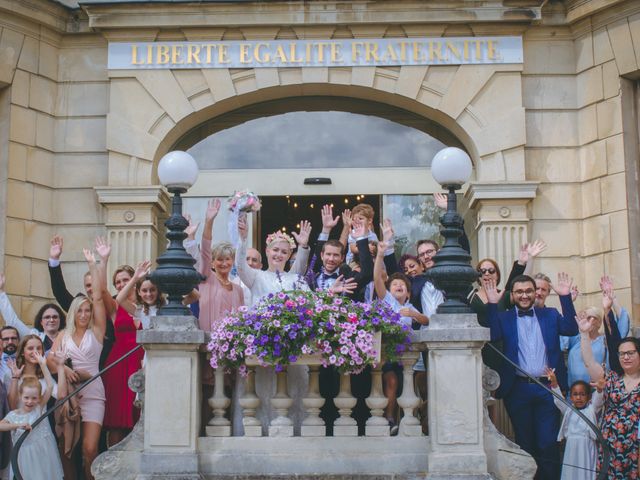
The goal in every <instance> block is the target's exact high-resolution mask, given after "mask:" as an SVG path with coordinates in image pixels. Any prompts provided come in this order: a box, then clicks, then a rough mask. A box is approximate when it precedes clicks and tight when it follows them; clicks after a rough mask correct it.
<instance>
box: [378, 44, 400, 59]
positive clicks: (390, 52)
mask: <svg viewBox="0 0 640 480" xmlns="http://www.w3.org/2000/svg"><path fill="white" fill-rule="evenodd" d="M389 60H393V61H394V62H397V61H398V54H397V53H396V50H395V48H394V47H393V44H392V43H390V44H389V45H387V49H386V50H385V52H384V53H383V54H382V61H383V62H388V61H389Z"/></svg>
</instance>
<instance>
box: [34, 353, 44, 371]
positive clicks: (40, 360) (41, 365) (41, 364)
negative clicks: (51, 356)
mask: <svg viewBox="0 0 640 480" xmlns="http://www.w3.org/2000/svg"><path fill="white" fill-rule="evenodd" d="M33 356H34V357H36V361H37V362H38V364H39V365H40V368H42V369H44V368H46V366H47V359H46V358H45V357H44V356H43V355H40V352H38V351H36V352H34V353H33Z"/></svg>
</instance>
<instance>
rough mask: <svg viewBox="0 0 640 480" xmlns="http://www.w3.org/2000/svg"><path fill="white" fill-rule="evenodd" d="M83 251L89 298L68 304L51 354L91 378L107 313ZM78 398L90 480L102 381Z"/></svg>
mask: <svg viewBox="0 0 640 480" xmlns="http://www.w3.org/2000/svg"><path fill="white" fill-rule="evenodd" d="M83 251H84V256H85V258H86V259H87V263H88V264H89V271H90V272H91V276H92V278H93V292H92V297H93V298H92V300H89V299H88V298H87V297H84V296H80V297H76V298H75V299H74V300H73V302H71V306H70V307H69V311H68V313H67V326H66V328H65V330H64V332H63V333H62V335H58V336H57V337H56V340H55V342H54V343H53V346H52V347H51V352H53V353H54V354H55V352H62V354H63V355H64V357H65V358H68V359H70V360H71V362H72V366H73V369H75V370H84V371H86V372H88V373H89V374H91V375H92V376H93V375H95V374H96V373H98V363H99V362H100V353H101V352H102V342H103V340H104V333H105V330H106V324H107V314H106V311H105V307H104V301H103V289H102V288H101V285H100V283H101V278H100V276H99V275H98V270H97V266H96V261H95V257H94V255H93V253H92V252H91V251H90V250H86V249H84V250H83ZM53 358H54V356H53V355H49V359H52V360H50V361H53ZM78 397H79V404H80V412H81V415H82V459H83V463H84V471H85V478H86V479H89V480H93V476H92V475H91V463H92V462H93V460H94V459H95V458H96V455H97V454H98V441H99V439H100V431H101V429H102V419H103V417H104V404H105V395H104V386H103V385H102V380H101V379H99V378H98V379H97V380H94V381H93V382H92V383H90V384H89V385H88V386H87V387H86V388H85V389H84V390H83V391H82V392H81V393H80V394H79V395H78Z"/></svg>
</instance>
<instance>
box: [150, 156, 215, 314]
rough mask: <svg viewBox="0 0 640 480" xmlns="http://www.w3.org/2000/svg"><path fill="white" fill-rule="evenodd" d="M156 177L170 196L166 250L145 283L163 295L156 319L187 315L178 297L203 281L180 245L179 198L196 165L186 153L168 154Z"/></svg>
mask: <svg viewBox="0 0 640 480" xmlns="http://www.w3.org/2000/svg"><path fill="white" fill-rule="evenodd" d="M158 177H159V178H160V183H162V185H164V186H165V187H166V188H167V190H168V191H169V193H171V194H173V198H172V199H171V216H170V217H169V219H168V220H167V221H166V222H165V223H164V224H165V226H166V227H167V230H168V231H167V238H168V239H169V246H168V247H167V250H166V251H165V252H164V253H163V254H162V255H160V256H159V257H158V258H157V259H156V262H157V263H158V268H156V269H155V270H154V271H153V272H152V273H151V274H150V275H149V280H151V281H152V282H153V283H155V284H156V285H157V286H158V289H159V290H160V291H161V292H162V293H166V294H167V304H166V305H163V306H162V307H160V309H159V310H158V315H191V311H190V310H189V308H188V307H186V306H184V305H183V304H182V297H183V296H184V295H187V294H188V293H190V292H191V291H192V290H193V289H194V288H195V287H196V286H197V285H198V284H199V283H200V282H201V281H203V280H204V277H203V276H202V275H201V274H200V273H198V272H196V270H195V268H193V265H194V264H195V263H196V261H195V260H194V258H193V257H192V256H191V255H189V254H188V253H187V251H186V250H185V249H184V245H183V243H182V242H183V241H184V239H185V238H187V234H186V233H185V229H186V228H187V226H188V225H189V222H187V219H186V218H184V217H183V216H182V197H181V195H182V194H183V193H185V192H186V191H187V190H188V189H189V188H190V187H191V186H192V185H193V184H194V183H195V181H196V179H197V178H198V164H197V163H196V161H195V160H194V159H193V157H192V156H191V155H189V154H188V153H186V152H181V151H174V152H169V153H167V154H166V155H165V156H164V157H162V159H161V160H160V163H159V164H158Z"/></svg>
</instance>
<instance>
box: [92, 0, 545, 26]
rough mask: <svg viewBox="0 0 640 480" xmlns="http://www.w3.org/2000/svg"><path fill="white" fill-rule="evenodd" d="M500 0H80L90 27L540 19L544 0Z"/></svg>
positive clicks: (408, 22) (412, 22) (422, 22)
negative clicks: (510, 1) (109, 0)
mask: <svg viewBox="0 0 640 480" xmlns="http://www.w3.org/2000/svg"><path fill="white" fill-rule="evenodd" d="M505 3H506V2H504V1H503V0H487V1H484V2H467V1H464V0H452V1H447V2H445V1H438V2H424V1H417V0H413V1H401V2H398V1H375V2H372V1H369V0H358V1H325V0H321V1H312V2H309V1H307V2H293V1H290V2H251V3H248V2H240V3H206V2H205V3H197V4H196V3H188V4H187V3H152V2H148V3H142V4H140V3H137V4H134V3H125V4H123V3H114V4H101V3H97V2H92V1H91V0H88V1H85V2H81V8H82V9H83V10H84V11H85V12H86V13H87V15H88V17H89V26H90V27H91V28H95V29H112V28H114V29H118V28H134V27H135V28H139V27H142V28H152V27H159V28H178V27H187V28H190V27H204V26H206V27H233V26H268V25H274V26H282V25H290V26H298V25H349V24H360V25H363V24H365V23H366V24H371V25H375V24H385V25H388V24H395V25H402V24H434V23H477V22H483V23H493V22H496V23H531V22H535V21H539V20H540V19H541V14H542V12H541V10H542V4H543V3H544V1H543V0H527V1H522V2H518V3H519V4H518V5H517V6H505V5H504V4H505Z"/></svg>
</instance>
